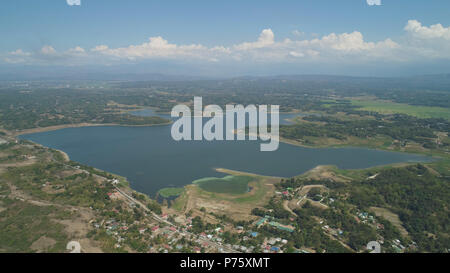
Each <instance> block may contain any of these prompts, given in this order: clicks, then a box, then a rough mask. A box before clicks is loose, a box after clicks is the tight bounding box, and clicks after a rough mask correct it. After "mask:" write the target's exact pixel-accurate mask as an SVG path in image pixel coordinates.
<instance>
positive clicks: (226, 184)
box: [192, 175, 254, 194]
mask: <svg viewBox="0 0 450 273" xmlns="http://www.w3.org/2000/svg"><path fill="white" fill-rule="evenodd" d="M252 180H254V179H253V178H251V177H249V176H234V175H227V176H225V177H223V178H218V177H206V178H202V179H198V180H195V181H194V182H192V183H194V184H197V185H198V186H199V187H200V188H201V189H202V190H204V191H208V192H215V193H228V194H243V193H246V192H248V190H249V188H248V183H249V182H250V181H252Z"/></svg>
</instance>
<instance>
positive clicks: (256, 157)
mask: <svg viewBox="0 0 450 273" xmlns="http://www.w3.org/2000/svg"><path fill="white" fill-rule="evenodd" d="M170 129H171V125H162V126H150V127H126V126H99V127H80V128H66V129H61V130H57V131H49V132H42V133H35V134H29V135H23V136H21V138H22V139H27V140H31V141H33V142H36V143H39V144H42V145H44V146H47V147H51V148H55V149H59V150H62V151H64V152H66V153H67V154H68V155H69V156H70V158H71V159H72V160H74V161H77V162H80V163H82V164H85V165H90V166H93V167H96V168H99V169H102V170H105V171H108V172H112V173H116V174H118V175H121V176H124V177H127V178H128V180H129V181H130V184H131V187H132V188H133V189H135V190H137V191H140V192H143V193H146V194H148V195H150V196H152V197H154V196H155V194H156V193H157V191H158V190H159V189H161V188H165V187H169V186H174V187H181V186H184V185H187V184H190V183H191V182H192V181H194V180H197V179H200V178H203V177H213V176H215V177H224V176H225V175H224V174H220V173H217V172H216V171H215V170H214V168H219V167H220V168H227V169H232V170H238V171H244V172H251V173H257V174H262V175H269V176H280V177H292V176H295V175H298V174H301V173H303V172H305V171H308V170H310V169H312V168H314V167H316V166H317V165H336V166H337V167H339V168H342V169H360V168H368V167H373V166H378V165H385V164H392V163H398V162H420V161H429V160H431V158H430V157H426V156H422V155H414V154H406V153H397V152H388V151H381V150H372V149H366V148H305V147H298V146H294V145H290V144H285V143H280V146H279V149H278V150H277V151H274V152H260V142H259V141H212V142H208V141H180V142H176V141H174V140H172V138H171V135H170Z"/></svg>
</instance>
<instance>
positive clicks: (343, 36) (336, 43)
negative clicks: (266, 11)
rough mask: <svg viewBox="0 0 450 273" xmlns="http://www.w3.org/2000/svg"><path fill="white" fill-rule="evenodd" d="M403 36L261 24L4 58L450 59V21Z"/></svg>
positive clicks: (415, 27) (410, 29) (413, 27)
mask: <svg viewBox="0 0 450 273" xmlns="http://www.w3.org/2000/svg"><path fill="white" fill-rule="evenodd" d="M404 30H405V33H406V34H407V35H405V37H403V38H399V39H396V40H395V41H394V40H393V39H390V38H387V39H384V40H380V41H367V40H366V39H365V38H364V35H363V34H362V33H361V32H359V31H353V32H349V33H330V34H327V35H324V36H322V37H317V38H312V39H301V38H300V37H295V39H284V40H283V39H280V40H277V39H275V34H274V32H273V31H272V30H271V29H270V28H267V29H263V30H262V31H261V33H260V34H259V36H258V37H257V38H256V39H255V40H254V41H246V42H242V43H238V44H235V45H230V46H224V45H217V46H212V47H207V46H204V45H201V44H195V43H194V44H175V43H171V42H169V41H168V40H166V39H164V38H163V37H161V36H155V37H150V38H149V39H148V40H147V41H145V42H143V43H141V44H136V45H128V46H126V47H118V48H114V47H110V46H108V45H105V44H103V45H102V44H100V45H97V46H94V47H93V48H91V49H89V50H86V49H84V48H82V47H81V46H75V47H73V48H70V49H67V50H65V51H57V50H56V49H55V48H53V47H52V46H50V45H46V46H44V47H42V48H41V49H40V50H38V51H35V52H25V51H23V50H22V49H17V50H15V51H12V52H9V53H8V54H6V56H4V60H5V61H6V62H9V63H18V62H30V63H32V62H44V61H48V62H58V61H59V62H60V63H64V61H66V60H67V59H70V61H69V62H67V63H70V64H73V63H76V62H80V63H82V62H91V63H92V62H95V63H101V62H103V63H111V62H126V61H133V62H137V61H140V60H146V59H168V60H181V61H206V62H212V63H220V62H278V63H282V62H287V63H295V62H302V63H305V62H322V63H327V62H335V63H362V62H370V61H402V62H404V61H411V60H413V61H417V60H420V59H426V60H428V59H430V58H435V59H450V27H444V26H442V25H441V24H436V25H431V26H423V25H422V24H421V23H420V22H418V21H416V20H410V21H408V22H407V24H406V26H405V28H404Z"/></svg>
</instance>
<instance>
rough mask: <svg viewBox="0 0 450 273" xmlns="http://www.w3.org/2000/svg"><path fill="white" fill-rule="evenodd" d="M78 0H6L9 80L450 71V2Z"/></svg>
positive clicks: (4, 48) (1, 54)
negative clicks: (88, 75) (78, 76)
mask: <svg viewBox="0 0 450 273" xmlns="http://www.w3.org/2000/svg"><path fill="white" fill-rule="evenodd" d="M75 2H76V3H74V2H73V1H70V3H69V2H67V1H66V0H59V1H45V2H37V1H32V2H30V1H25V0H16V1H8V2H6V3H3V4H2V9H1V10H0V34H2V43H1V44H0V75H2V77H1V78H2V79H5V78H7V77H8V76H9V75H16V76H17V75H24V76H26V75H31V74H38V75H46V76H49V75H54V76H58V75H61V76H63V75H68V74H77V73H106V74H108V73H109V74H124V73H129V74H145V73H161V74H170V75H191V76H194V75H195V76H209V77H230V76H231V77H232V76H241V75H255V76H260V75H281V74H330V75H354V76H407V75H418V74H441V73H449V72H450V62H449V60H450V17H449V16H448V11H449V10H450V2H449V1H445V0H442V1H431V2H430V1H420V0H410V1H406V0H398V1H393V0H384V1H382V4H381V5H378V4H376V5H374V4H370V3H369V2H367V1H366V0H352V1H330V0H323V1H283V3H279V2H277V3H275V2H273V1H258V3H255V2H250V1H249V2H250V3H241V2H240V1H226V2H218V1H195V2H187V1H174V0H173V1H152V2H151V3H149V1H133V5H130V3H129V2H128V1H104V0H96V1H93V0H84V1H75ZM371 3H372V2H371Z"/></svg>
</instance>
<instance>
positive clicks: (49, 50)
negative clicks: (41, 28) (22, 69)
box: [41, 45, 56, 55]
mask: <svg viewBox="0 0 450 273" xmlns="http://www.w3.org/2000/svg"><path fill="white" fill-rule="evenodd" d="M41 54H43V55H56V50H55V49H54V48H53V47H52V46H49V45H46V46H43V47H42V48H41Z"/></svg>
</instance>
